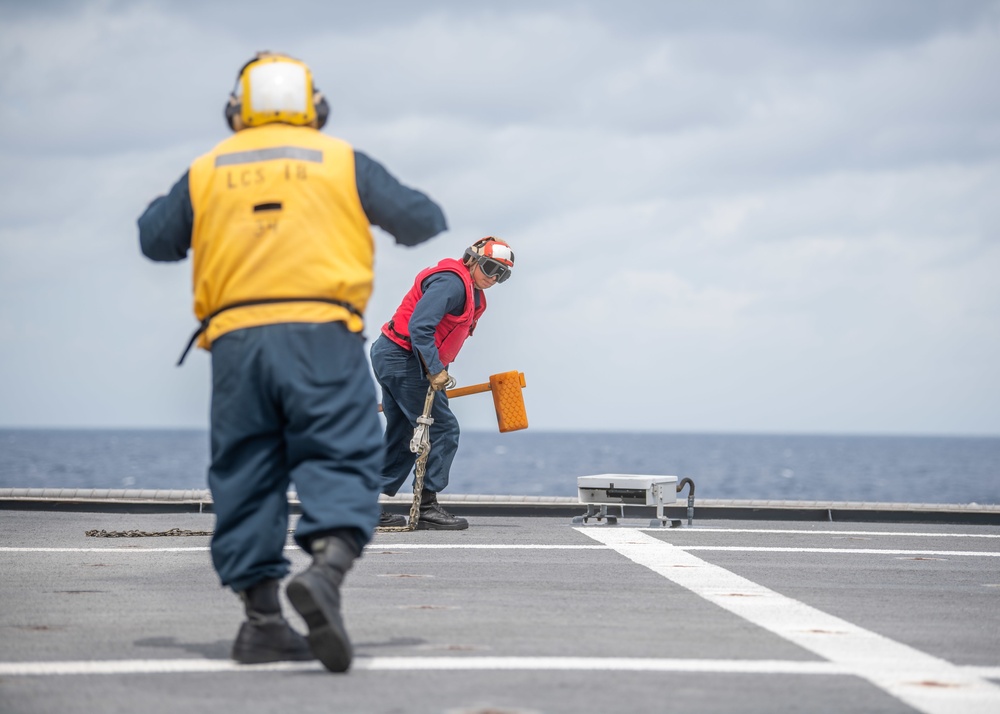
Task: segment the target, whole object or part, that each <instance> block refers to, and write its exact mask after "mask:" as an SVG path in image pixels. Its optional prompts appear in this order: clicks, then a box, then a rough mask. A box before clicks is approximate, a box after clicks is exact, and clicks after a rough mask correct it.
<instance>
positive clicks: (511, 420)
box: [378, 370, 528, 433]
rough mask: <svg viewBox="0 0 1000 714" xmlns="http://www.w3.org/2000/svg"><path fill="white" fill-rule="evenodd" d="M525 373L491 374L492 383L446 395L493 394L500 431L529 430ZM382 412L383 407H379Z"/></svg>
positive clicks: (469, 387)
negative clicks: (524, 389)
mask: <svg viewBox="0 0 1000 714" xmlns="http://www.w3.org/2000/svg"><path fill="white" fill-rule="evenodd" d="M525 386H526V384H525V382H524V372H518V371H516V370H515V371H513V372H501V373H500V374H491V375H490V381H489V382H484V383H483V384H470V385H469V386H468V387H456V388H455V389H448V390H446V391H445V394H446V395H447V396H448V398H449V399H451V398H452V397H464V396H465V395H467V394H479V393H480V392H493V407H494V408H495V409H496V412H497V425H498V426H499V427H500V431H501V433H502V432H507V431H517V430H518V429H527V428H528V413H527V411H525V408H524V395H523V394H521V389H522V388H523V387H525ZM378 410H379V411H382V405H381V404H379V405H378Z"/></svg>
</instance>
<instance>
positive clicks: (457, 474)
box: [0, 429, 1000, 505]
mask: <svg viewBox="0 0 1000 714" xmlns="http://www.w3.org/2000/svg"><path fill="white" fill-rule="evenodd" d="M432 448H433V445H432ZM208 459H209V439H208V433H207V432H206V431H200V430H189V431H184V430H172V431H167V430H164V431H156V430H148V431H147V430H132V431H112V430H27V429H24V430H22V429H6V430H0V488H142V489H202V488H206V480H205V473H206V469H207V467H208ZM603 473H621V474H672V475H676V476H678V478H685V477H686V478H690V479H692V480H693V481H694V483H695V488H696V497H697V498H698V499H701V498H709V499H714V498H726V499H730V498H733V499H781V500H805V501H815V500H819V501H826V500H832V501H874V502H886V503H912V502H922V503H958V504H962V503H978V504H984V505H985V504H1000V438H998V437H907V436H805V435H759V434H674V433H667V434H654V433H643V434H630V433H590V432H585V433H583V432H574V433H567V432H540V431H532V430H526V431H518V432H510V433H507V434H499V433H491V432H466V433H463V434H462V442H461V446H460V447H459V452H458V456H457V457H456V459H455V463H454V466H453V467H452V473H451V484H450V485H449V487H448V491H449V492H450V493H455V494H496V495H506V494H514V495H531V496H573V497H575V496H576V478H577V476H586V475H590V474H603ZM685 493H686V491H685Z"/></svg>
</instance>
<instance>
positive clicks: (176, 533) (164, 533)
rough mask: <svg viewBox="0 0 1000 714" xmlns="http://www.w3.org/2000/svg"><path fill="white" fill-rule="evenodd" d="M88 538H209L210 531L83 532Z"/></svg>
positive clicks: (177, 529)
mask: <svg viewBox="0 0 1000 714" xmlns="http://www.w3.org/2000/svg"><path fill="white" fill-rule="evenodd" d="M84 535H85V536H87V537H89V538H151V537H154V536H210V535H212V531H189V530H182V529H180V528H171V529H170V530H169V531H98V530H93V531H85V532H84Z"/></svg>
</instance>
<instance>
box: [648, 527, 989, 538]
mask: <svg viewBox="0 0 1000 714" xmlns="http://www.w3.org/2000/svg"><path fill="white" fill-rule="evenodd" d="M636 530H640V531H652V532H659V533H663V532H664V529H663V528H656V527H654V528H637V529H636ZM670 533H671V534H673V533H780V534H792V535H835V536H890V537H896V536H899V537H902V538H1000V535H996V534H991V533H912V532H909V533H898V532H895V531H811V530H799V529H789V528H704V527H702V526H692V527H690V528H674V529H671V531H670Z"/></svg>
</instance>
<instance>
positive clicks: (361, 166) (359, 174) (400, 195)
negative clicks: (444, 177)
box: [354, 151, 448, 246]
mask: <svg viewBox="0 0 1000 714" xmlns="http://www.w3.org/2000/svg"><path fill="white" fill-rule="evenodd" d="M354 173H355V176H356V179H357V184H358V195H359V196H360V197H361V207H362V208H363V209H364V211H365V215H367V216H368V220H369V222H370V223H371V224H372V225H375V226H378V227H379V228H381V229H382V230H384V231H385V232H386V233H388V234H389V235H391V236H392V237H393V238H395V239H396V243H398V244H399V245H406V246H414V245H417V244H418V243H423V242H424V241H426V240H428V239H430V238H433V237H434V236H436V235H437V234H438V233H441V232H442V231H445V230H447V229H448V223H447V221H446V220H445V217H444V211H442V210H441V207H440V206H438V204H436V203H435V202H434V201H433V200H431V199H430V198H429V197H428V196H427V195H426V194H424V193H421V192H420V191H417V190H416V189H412V188H409V187H408V186H404V185H403V184H401V183H400V182H399V181H398V180H397V179H396V177H395V176H393V175H392V174H390V173H389V172H388V171H386V169H385V167H384V166H382V164H380V163H379V162H377V161H375V160H374V159H372V158H370V157H369V156H367V155H365V154H363V153H361V152H360V151H355V152H354Z"/></svg>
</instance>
